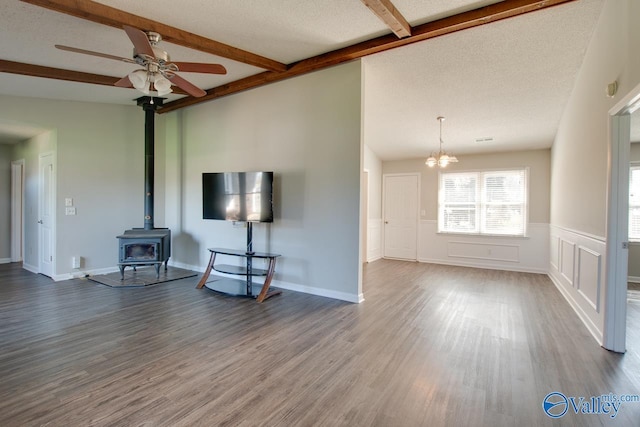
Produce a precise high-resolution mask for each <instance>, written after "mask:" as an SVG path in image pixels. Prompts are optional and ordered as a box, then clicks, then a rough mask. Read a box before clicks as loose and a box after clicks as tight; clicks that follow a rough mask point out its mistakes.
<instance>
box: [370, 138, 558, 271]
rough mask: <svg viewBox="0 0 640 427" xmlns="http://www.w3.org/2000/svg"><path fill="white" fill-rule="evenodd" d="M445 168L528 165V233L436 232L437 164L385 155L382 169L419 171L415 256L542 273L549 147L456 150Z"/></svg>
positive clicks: (544, 267)
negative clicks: (460, 152)
mask: <svg viewBox="0 0 640 427" xmlns="http://www.w3.org/2000/svg"><path fill="white" fill-rule="evenodd" d="M458 159H459V160H460V161H459V163H456V164H451V165H450V166H447V171H465V170H487V169H505V168H520V167H529V224H528V235H527V237H493V236H463V235H452V234H439V233H438V232H437V229H438V227H437V225H438V224H437V215H438V169H437V168H434V169H432V168H429V167H427V166H426V165H425V164H424V160H425V159H423V158H420V159H411V160H400V161H386V162H383V164H382V171H383V174H393V173H407V172H415V173H420V175H421V181H420V191H421V194H420V210H421V212H424V214H421V217H420V224H419V229H418V233H419V235H418V261H421V262H432V263H438V264H450V265H462V266H469V267H478V268H495V269H502V270H512V271H527V272H536V273H546V272H547V269H548V267H547V266H548V257H547V253H548V250H547V248H548V245H549V243H548V238H549V237H548V236H549V182H550V177H549V166H550V152H549V150H533V151H519V152H502V153H493V154H466V155H459V156H458Z"/></svg>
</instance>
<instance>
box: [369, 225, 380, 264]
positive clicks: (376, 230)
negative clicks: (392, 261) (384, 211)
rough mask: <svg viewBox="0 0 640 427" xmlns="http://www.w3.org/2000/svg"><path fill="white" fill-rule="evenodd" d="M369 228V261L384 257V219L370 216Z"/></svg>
mask: <svg viewBox="0 0 640 427" xmlns="http://www.w3.org/2000/svg"><path fill="white" fill-rule="evenodd" d="M368 224H369V227H368V228H369V229H368V230H367V262H372V261H375V260H377V259H380V258H382V219H381V218H378V219H371V218H369V222H368Z"/></svg>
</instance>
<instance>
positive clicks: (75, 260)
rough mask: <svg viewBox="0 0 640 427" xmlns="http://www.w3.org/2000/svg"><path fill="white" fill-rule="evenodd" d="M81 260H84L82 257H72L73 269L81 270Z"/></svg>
mask: <svg viewBox="0 0 640 427" xmlns="http://www.w3.org/2000/svg"><path fill="white" fill-rule="evenodd" d="M81 260H82V257H81V256H74V257H72V258H71V268H80V263H81Z"/></svg>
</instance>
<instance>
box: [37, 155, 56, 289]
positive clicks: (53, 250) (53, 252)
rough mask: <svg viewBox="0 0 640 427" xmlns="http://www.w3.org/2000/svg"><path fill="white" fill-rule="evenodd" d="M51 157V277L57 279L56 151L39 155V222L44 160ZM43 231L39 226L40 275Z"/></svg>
mask: <svg viewBox="0 0 640 427" xmlns="http://www.w3.org/2000/svg"><path fill="white" fill-rule="evenodd" d="M47 156H51V165H52V168H53V171H52V173H51V181H52V182H51V201H52V206H51V236H50V237H51V242H52V244H51V258H52V259H51V272H50V273H51V275H50V276H49V277H51V278H52V279H54V278H55V275H56V260H57V256H56V208H57V207H56V188H57V180H56V173H57V164H56V153H55V151H45V152H42V153H40V154H39V155H38V221H40V220H41V218H42V209H43V194H44V188H42V159H43V158H44V157H47ZM42 240H43V239H42V229H41V226H40V225H38V273H43V267H42V251H44V242H43V241H42Z"/></svg>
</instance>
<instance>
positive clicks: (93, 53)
mask: <svg viewBox="0 0 640 427" xmlns="http://www.w3.org/2000/svg"><path fill="white" fill-rule="evenodd" d="M55 47H56V48H57V49H60V50H66V51H69V52H75V53H82V54H85V55H92V56H99V57H101V58H107V59H114V60H116V61H124V62H129V63H131V64H135V63H136V61H134V60H133V59H129V58H122V57H120V56H115V55H109V54H108V53H101V52H94V51H92V50H85V49H79V48H77V47H70V46H63V45H60V44H57V45H55Z"/></svg>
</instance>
